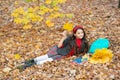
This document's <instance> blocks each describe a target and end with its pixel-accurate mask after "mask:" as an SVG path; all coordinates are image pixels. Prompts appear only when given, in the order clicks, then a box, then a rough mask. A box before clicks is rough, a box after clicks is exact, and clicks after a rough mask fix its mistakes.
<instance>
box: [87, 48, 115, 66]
mask: <svg viewBox="0 0 120 80" xmlns="http://www.w3.org/2000/svg"><path fill="white" fill-rule="evenodd" d="M112 57H113V54H112V51H111V50H109V49H105V48H104V49H97V50H96V51H95V53H94V54H93V55H92V57H91V58H90V59H89V61H90V62H91V63H94V64H97V63H106V62H110V61H111V59H112Z"/></svg>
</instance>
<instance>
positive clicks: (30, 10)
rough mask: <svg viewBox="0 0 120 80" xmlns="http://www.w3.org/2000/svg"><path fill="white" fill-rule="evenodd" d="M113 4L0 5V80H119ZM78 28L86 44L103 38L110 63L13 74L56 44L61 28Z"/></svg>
mask: <svg viewBox="0 0 120 80" xmlns="http://www.w3.org/2000/svg"><path fill="white" fill-rule="evenodd" d="M118 5H119V0H0V80H48V79H50V80H120V61H119V60H120V8H118ZM74 25H82V26H83V27H84V29H85V32H86V36H87V40H88V42H89V44H91V43H92V42H93V41H94V40H96V39H98V38H108V39H109V41H110V47H109V49H110V50H111V51H112V53H113V55H114V56H113V58H112V61H111V62H107V63H104V64H92V63H89V62H88V63H85V64H84V65H72V64H70V62H71V61H72V60H74V59H75V58H76V56H72V57H69V58H65V59H62V60H56V61H53V62H47V63H45V64H43V65H39V66H38V65H35V66H32V67H29V68H27V69H25V70H24V71H19V69H16V66H18V64H20V63H21V62H24V61H25V60H29V59H31V58H35V57H37V56H40V55H43V54H46V53H47V52H48V50H49V48H50V47H51V46H54V45H55V44H58V42H59V40H60V39H61V35H60V33H61V32H62V31H63V30H64V27H67V28H68V29H69V26H74Z"/></svg>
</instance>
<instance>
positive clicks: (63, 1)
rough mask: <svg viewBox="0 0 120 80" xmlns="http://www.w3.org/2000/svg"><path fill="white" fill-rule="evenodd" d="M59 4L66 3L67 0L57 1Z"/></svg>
mask: <svg viewBox="0 0 120 80" xmlns="http://www.w3.org/2000/svg"><path fill="white" fill-rule="evenodd" d="M57 1H58V3H65V2H66V1H67V0H57Z"/></svg>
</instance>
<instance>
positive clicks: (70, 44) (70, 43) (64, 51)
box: [57, 37, 86, 56]
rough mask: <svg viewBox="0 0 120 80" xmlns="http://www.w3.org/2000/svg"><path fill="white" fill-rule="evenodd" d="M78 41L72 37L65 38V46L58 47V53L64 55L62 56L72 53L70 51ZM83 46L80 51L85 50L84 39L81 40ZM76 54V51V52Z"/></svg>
mask: <svg viewBox="0 0 120 80" xmlns="http://www.w3.org/2000/svg"><path fill="white" fill-rule="evenodd" d="M75 43H76V41H75V40H71V38H70V37H68V38H67V39H65V40H64V42H63V47H62V48H58V49H57V53H58V54H60V55H62V56H66V55H68V54H69V53H70V51H71V50H72V49H73V47H74V45H75ZM81 43H82V44H81V48H80V49H79V52H80V53H82V52H85V47H86V46H85V45H84V42H83V40H82V42H81ZM74 54H75V53H74Z"/></svg>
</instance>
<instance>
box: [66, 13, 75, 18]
mask: <svg viewBox="0 0 120 80" xmlns="http://www.w3.org/2000/svg"><path fill="white" fill-rule="evenodd" d="M66 16H67V17H68V18H73V17H74V14H66Z"/></svg>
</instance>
